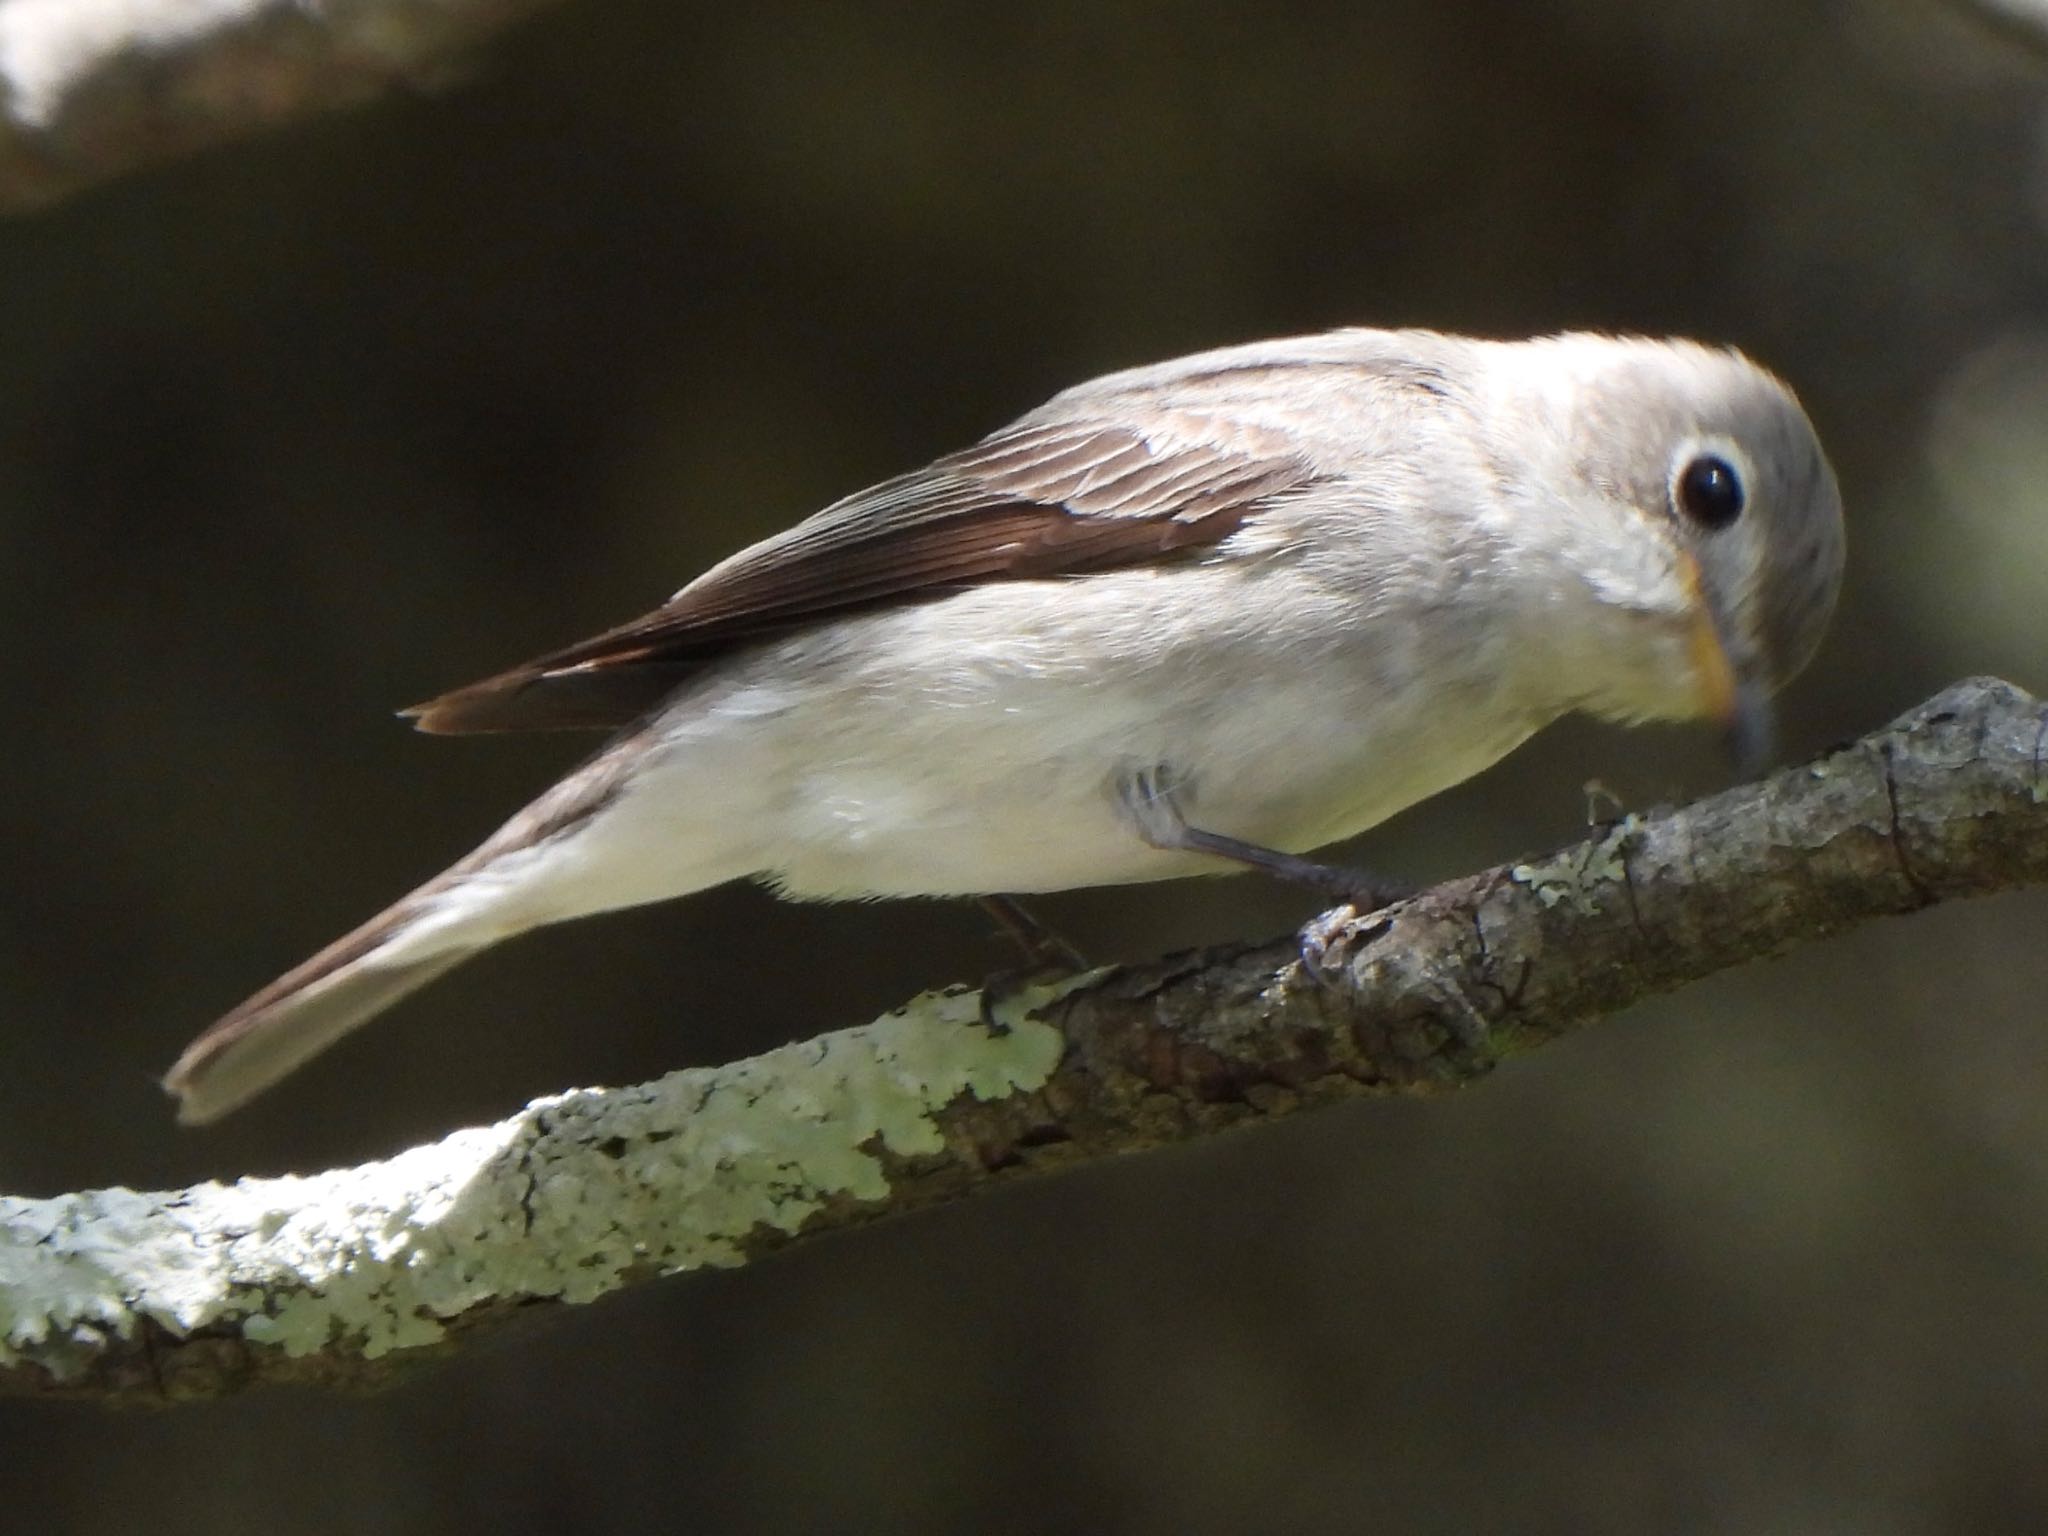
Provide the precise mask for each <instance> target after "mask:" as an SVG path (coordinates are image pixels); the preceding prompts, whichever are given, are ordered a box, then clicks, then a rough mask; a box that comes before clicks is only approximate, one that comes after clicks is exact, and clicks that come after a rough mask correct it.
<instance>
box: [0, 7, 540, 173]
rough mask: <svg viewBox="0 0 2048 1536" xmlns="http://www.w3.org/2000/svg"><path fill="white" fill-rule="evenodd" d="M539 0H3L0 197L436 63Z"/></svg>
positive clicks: (363, 90) (450, 65) (362, 95)
mask: <svg viewBox="0 0 2048 1536" xmlns="http://www.w3.org/2000/svg"><path fill="white" fill-rule="evenodd" d="M546 3H548V0H0V213H8V212H20V211H23V210H25V209H31V208H36V207H40V206H42V205H43V204H46V203H49V202H52V201H55V200H56V199H58V198H60V197H63V196H66V195H68V194H70V193H72V192H76V191H78V190H80V189H81V188H84V187H88V186H91V185H93V184H95V183H97V182H101V181H105V180H107V179H109V178H110V177H114V176H118V175H121V174H122V173H124V172H127V171H131V170H134V169H137V168H138V167H141V166H146V165H151V164H154V163H156V162H158V161H160V160H167V159H170V158H171V157H173V156H175V155H181V154H185V153H187V152H189V151H191V150H195V149H199V148H201V147H203V146H206V145H210V144H217V143H221V142H224V141H226V140H229V139H235V138H240V137H242V136H243V135H245V134H250V133H255V132H257V131H259V130H261V129H266V128H274V127H276V126H278V125H279V124H281V123H285V122H289V121H292V120H294V119H296V118H300V117H306V116H310V115H311V114H313V113H315V112H322V111H327V110H329V109H331V108H334V107H341V106H347V105H350V104H352V103H355V102H358V101H362V100H364V99H366V98H368V97H370V96H374V95H376V94H378V93H379V92H381V91H384V90H386V89H389V88H390V87H392V86H395V85H411V86H425V85H429V84H432V83H434V82H436V81H437V80H440V79H445V78H446V77H447V76H448V75H449V74H450V73H451V71H452V70H453V69H454V68H455V67H456V66H457V65H458V64H459V62H460V61H461V60H462V59H463V58H464V57H465V56H466V55H467V54H468V53H469V52H470V51H471V50H472V49H474V48H475V47H476V46H477V44H479V43H480V42H481V41H482V40H483V39H485V38H486V37H489V36H490V35H492V34H493V33H496V32H498V31H501V30H503V29H504V28H505V27H507V26H509V25H511V24H512V23H513V22H515V21H518V20H520V19H522V18H523V17H525V16H527V15H529V14H531V13H532V12H534V11H537V10H539V9H540V8H541V6H542V5H544V4H546Z"/></svg>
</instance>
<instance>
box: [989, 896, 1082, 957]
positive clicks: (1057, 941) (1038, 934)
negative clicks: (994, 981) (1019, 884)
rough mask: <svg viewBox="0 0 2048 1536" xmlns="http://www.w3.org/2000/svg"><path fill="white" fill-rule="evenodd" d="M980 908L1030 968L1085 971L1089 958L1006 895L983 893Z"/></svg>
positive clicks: (1055, 930) (1027, 909) (1056, 931)
mask: <svg viewBox="0 0 2048 1536" xmlns="http://www.w3.org/2000/svg"><path fill="white" fill-rule="evenodd" d="M980 901H981V906H982V910H983V911H985V912H986V913H988V915H989V916H990V917H992V918H994V919H995V924H996V926H997V927H998V928H1000V929H1002V931H1003V936H1004V937H1005V938H1007V939H1008V940H1009V941H1010V942H1011V943H1012V944H1015V945H1016V946H1017V947H1018V948H1019V949H1021V950H1022V951H1023V952H1024V958H1025V959H1026V960H1027V961H1029V962H1030V963H1031V965H1032V967H1033V968H1034V969H1036V970H1042V971H1085V970H1087V969H1088V957H1087V956H1086V955H1084V954H1082V953H1081V951H1080V950H1078V949H1076V948H1075V947H1074V946H1073V945H1072V944H1070V943H1068V942H1067V939H1066V937H1065V936H1064V935H1063V934H1061V933H1060V932H1059V931H1058V930H1057V929H1054V928H1051V927H1049V926H1047V925H1046V924H1045V923H1043V922H1041V921H1040V920H1039V918H1038V916H1037V915H1036V914H1035V913H1033V912H1032V911H1031V910H1030V909H1029V908H1027V907H1026V906H1025V905H1024V904H1023V903H1022V902H1020V901H1016V900H1013V899H1012V898H1010V897H1008V896H983V897H981V898H980Z"/></svg>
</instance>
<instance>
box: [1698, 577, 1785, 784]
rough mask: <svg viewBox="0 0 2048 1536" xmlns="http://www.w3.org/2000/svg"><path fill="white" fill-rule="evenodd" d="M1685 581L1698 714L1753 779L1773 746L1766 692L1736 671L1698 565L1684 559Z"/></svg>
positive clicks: (1773, 726) (1772, 724)
mask: <svg viewBox="0 0 2048 1536" xmlns="http://www.w3.org/2000/svg"><path fill="white" fill-rule="evenodd" d="M1685 580H1686V585H1687V587H1688V588H1689V589H1690V591H1691V594H1692V598H1693V613H1694V615H1695V617H1694V619H1693V627H1692V645H1691V649H1692V665H1693V676H1694V677H1696V678H1698V679H1699V686H1700V713H1701V714H1703V715H1705V716H1706V717H1707V718H1708V719H1710V720H1712V721H1714V722H1715V723H1716V724H1717V725H1719V726H1720V727H1721V729H1722V731H1723V732H1724V733H1725V735H1726V738H1727V742H1728V754H1729V756H1730V757H1732V758H1733V759H1734V761H1735V772H1736V774H1737V775H1738V776H1739V777H1741V778H1744V779H1751V778H1755V777H1756V776H1757V774H1759V773H1761V772H1762V771H1763V770H1764V768H1765V767H1766V766H1767V765H1768V764H1769V762H1770V760H1771V752H1772V749H1773V747H1774V746H1775V744H1776V738H1777V729H1776V719H1775V717H1774V715H1773V713H1772V710H1771V695H1770V690H1769V689H1768V688H1766V687H1765V686H1764V684H1763V682H1762V681H1761V680H1760V679H1758V678H1755V677H1752V676H1749V675H1747V674H1746V673H1745V672H1743V671H1742V670H1740V669H1738V668H1737V666H1736V664H1735V662H1734V660H1733V658H1732V656H1731V654H1730V652H1731V648H1730V646H1729V644H1728V639H1727V636H1726V634H1725V633H1724V627H1723V625H1722V622H1721V617H1720V614H1719V612H1718V611H1717V610H1716V608H1715V605H1714V602H1713V600H1712V598H1710V597H1709V596H1708V595H1707V592H1706V590H1705V588H1704V586H1703V584H1702V583H1701V581H1700V573H1699V567H1698V565H1697V564H1695V563H1694V562H1693V561H1692V560H1691V558H1690V557H1689V556H1688V557H1687V559H1686V567H1685Z"/></svg>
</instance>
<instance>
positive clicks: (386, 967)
mask: <svg viewBox="0 0 2048 1536" xmlns="http://www.w3.org/2000/svg"><path fill="white" fill-rule="evenodd" d="M459 879H460V876H459V875H458V873H457V872H456V871H453V870H451V871H450V872H449V873H448V874H446V875H442V876H440V877H438V878H437V879H435V880H433V881H430V882H429V883H428V884H426V885H424V886H422V887H420V889H419V890H417V891H415V892H413V893H412V894H411V895H410V896H407V897H406V898H405V899H404V900H402V901H400V902H399V903H398V904H397V905H396V906H393V907H391V908H389V909H387V910H386V911H384V912H382V913H379V914H378V915H377V916H376V917H373V918H372V919H370V921H369V922H367V923H365V924H363V926H362V927H360V928H358V929H356V930H355V931H354V932H352V933H350V934H347V935H346V936H344V937H343V938H340V939H337V940H336V941H335V942H334V943H332V944H330V945H328V946H327V947H326V948H325V949H323V950H321V951H320V953H318V954H317V955H315V956H313V958H312V959H310V960H308V961H306V962H305V963H304V964H302V965H299V966H297V967H296V968H294V969H293V970H290V971H287V972H286V973H285V974H284V975H282V976H280V977H278V979H277V980H275V981H273V982H272V983H271V984H270V985H269V986H267V987H265V988H264V989H263V990H262V991H260V992H258V993H256V994H255V996H253V997H251V998H249V999H248V1001H246V1002H244V1003H243V1004H242V1005H241V1006H240V1007H238V1008H236V1009H234V1010H233V1011H232V1012H230V1013H228V1014H226V1015H225V1016H224V1017H222V1018H220V1019H219V1020H217V1021H215V1023H213V1024H212V1025H211V1026H210V1027H208V1028H207V1029H206V1031H205V1032H204V1033H202V1034H201V1035H200V1036H199V1037H198V1038H197V1039H195V1040H194V1041H193V1042H192V1043H191V1044H190V1045H188V1046H186V1047H185V1052H184V1054H183V1055H182V1056H180V1057H179V1058H178V1060H177V1062H176V1063H175V1064H174V1065H173V1066H172V1068H171V1070H170V1071H169V1072H168V1073H167V1074H166V1075H165V1077H164V1087H165V1088H167V1089H168V1090H169V1091H170V1092H171V1093H172V1094H174V1095H175V1096H176V1097H177V1100H178V1119H179V1121H180V1122H181V1123H183V1124H185V1125H203V1124H205V1123H206V1122H207V1121H209V1120H217V1119H219V1118H220V1117H221V1116H222V1115H224V1114H226V1113H227V1112H228V1111H229V1110H231V1109H235V1108H237V1107H238V1106H240V1105H242V1104H244V1103H247V1102H248V1101H249V1100H250V1099H252V1098H254V1097H255V1096H256V1095H257V1094H259V1093H261V1092H263V1090H264V1089H266V1088H268V1087H270V1085H271V1084H273V1083H275V1082H276V1081H277V1080H278V1079H279V1078H281V1077H283V1076H284V1075H285V1074H286V1073H288V1072H291V1071H293V1070H295V1069H296V1068H298V1067H299V1066H301V1065H302V1064H304V1063H305V1062H306V1061H308V1060H310V1059H311V1058H312V1057H314V1056H316V1055H318V1054H319V1053H320V1052H322V1051H324V1050H326V1049H327V1048H328V1047H329V1046H330V1045H333V1044H334V1043H335V1042H336V1041H337V1040H339V1039H341V1037H342V1036H344V1035H346V1034H348V1033H349V1031H351V1030H353V1029H355V1028H356V1027H357V1026H358V1025H360V1024H364V1023H367V1022H368V1021H369V1020H370V1019H372V1018H374V1017H375V1016H376V1015H377V1014H380V1013H382V1012H383V1011H384V1010H385V1009H386V1008H389V1007H390V1006H391V1005H392V1004H393V1003H396V1002H397V1001H398V1000H399V999H400V998H402V997H404V996H405V995H406V994H407V993H409V992H412V991H414V990H416V989H417V988H420V987H423V986H425V985H426V984H427V983H428V982H430V981H432V980H433V979H434V978H435V977H436V976H439V975H440V974H441V973H442V972H443V971H446V970H449V969H451V968H453V967H454V966H456V965H459V964H461V963H462V962H463V961H464V960H466V959H468V958H469V957H470V956H471V955H473V954H476V953H477V952H478V951H480V950H482V949H485V948H488V947H489V946H490V945H491V944H493V943H495V942H496V941H497V940H498V939H500V938H502V937H504V936H505V929H504V928H503V927H501V926H499V925H498V924H494V923H486V922H482V921H479V918H480V917H481V914H475V913H472V914H465V913H463V912H462V910H461V909H462V908H463V907H465V906H468V905H470V904H469V903H465V902H462V901H461V900H460V899H459V898H456V891H457V889H458V881H459ZM451 898H456V899H451Z"/></svg>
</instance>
